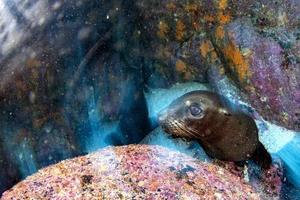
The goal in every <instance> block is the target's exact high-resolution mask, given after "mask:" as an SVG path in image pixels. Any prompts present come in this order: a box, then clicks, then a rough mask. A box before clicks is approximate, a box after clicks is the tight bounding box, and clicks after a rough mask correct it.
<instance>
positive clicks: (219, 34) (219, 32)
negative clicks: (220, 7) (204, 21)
mask: <svg viewBox="0 0 300 200" xmlns="http://www.w3.org/2000/svg"><path fill="white" fill-rule="evenodd" d="M215 35H216V38H217V39H223V38H224V36H225V31H224V27H223V26H218V27H217V28H216V32H215Z"/></svg>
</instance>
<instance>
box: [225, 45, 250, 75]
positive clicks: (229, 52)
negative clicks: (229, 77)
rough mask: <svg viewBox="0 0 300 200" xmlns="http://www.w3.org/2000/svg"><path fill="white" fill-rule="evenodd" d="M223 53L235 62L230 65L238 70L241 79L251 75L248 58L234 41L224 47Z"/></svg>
mask: <svg viewBox="0 0 300 200" xmlns="http://www.w3.org/2000/svg"><path fill="white" fill-rule="evenodd" d="M223 54H224V55H225V57H226V58H227V59H229V61H230V62H231V63H232V64H233V65H230V67H231V68H233V70H235V71H236V73H237V75H238V78H239V80H240V81H243V80H245V79H246V78H247V77H248V76H249V75H250V70H249V65H248V63H247V61H246V59H245V58H244V57H243V55H242V53H241V52H240V50H239V49H238V48H237V47H236V46H235V45H234V44H233V43H232V42H230V43H229V45H228V46H226V47H225V48H224V49H223Z"/></svg>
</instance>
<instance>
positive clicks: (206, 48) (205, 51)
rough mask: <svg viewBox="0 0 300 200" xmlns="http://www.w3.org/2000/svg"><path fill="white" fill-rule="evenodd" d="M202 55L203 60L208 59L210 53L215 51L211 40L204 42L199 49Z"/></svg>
mask: <svg viewBox="0 0 300 200" xmlns="http://www.w3.org/2000/svg"><path fill="white" fill-rule="evenodd" d="M199 51H200V54H201V56H202V57H203V58H206V57H207V55H208V53H210V52H211V51H214V47H213V46H212V44H211V42H210V41H209V40H206V41H204V42H203V43H202V44H201V45H200V48H199Z"/></svg>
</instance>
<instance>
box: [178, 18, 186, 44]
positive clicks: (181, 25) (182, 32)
mask: <svg viewBox="0 0 300 200" xmlns="http://www.w3.org/2000/svg"><path fill="white" fill-rule="evenodd" d="M184 35H185V24H184V23H183V21H182V20H178V21H177V22H176V40H179V41H181V40H183V39H184Z"/></svg>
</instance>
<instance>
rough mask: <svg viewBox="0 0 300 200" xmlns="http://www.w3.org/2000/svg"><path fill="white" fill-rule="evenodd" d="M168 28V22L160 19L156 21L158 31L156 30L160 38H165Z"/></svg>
mask: <svg viewBox="0 0 300 200" xmlns="http://www.w3.org/2000/svg"><path fill="white" fill-rule="evenodd" d="M169 29H170V28H169V26H168V24H166V22H164V21H160V22H159V23H158V31H157V35H158V37H159V38H161V39H164V38H166V35H167V34H168V32H169Z"/></svg>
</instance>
